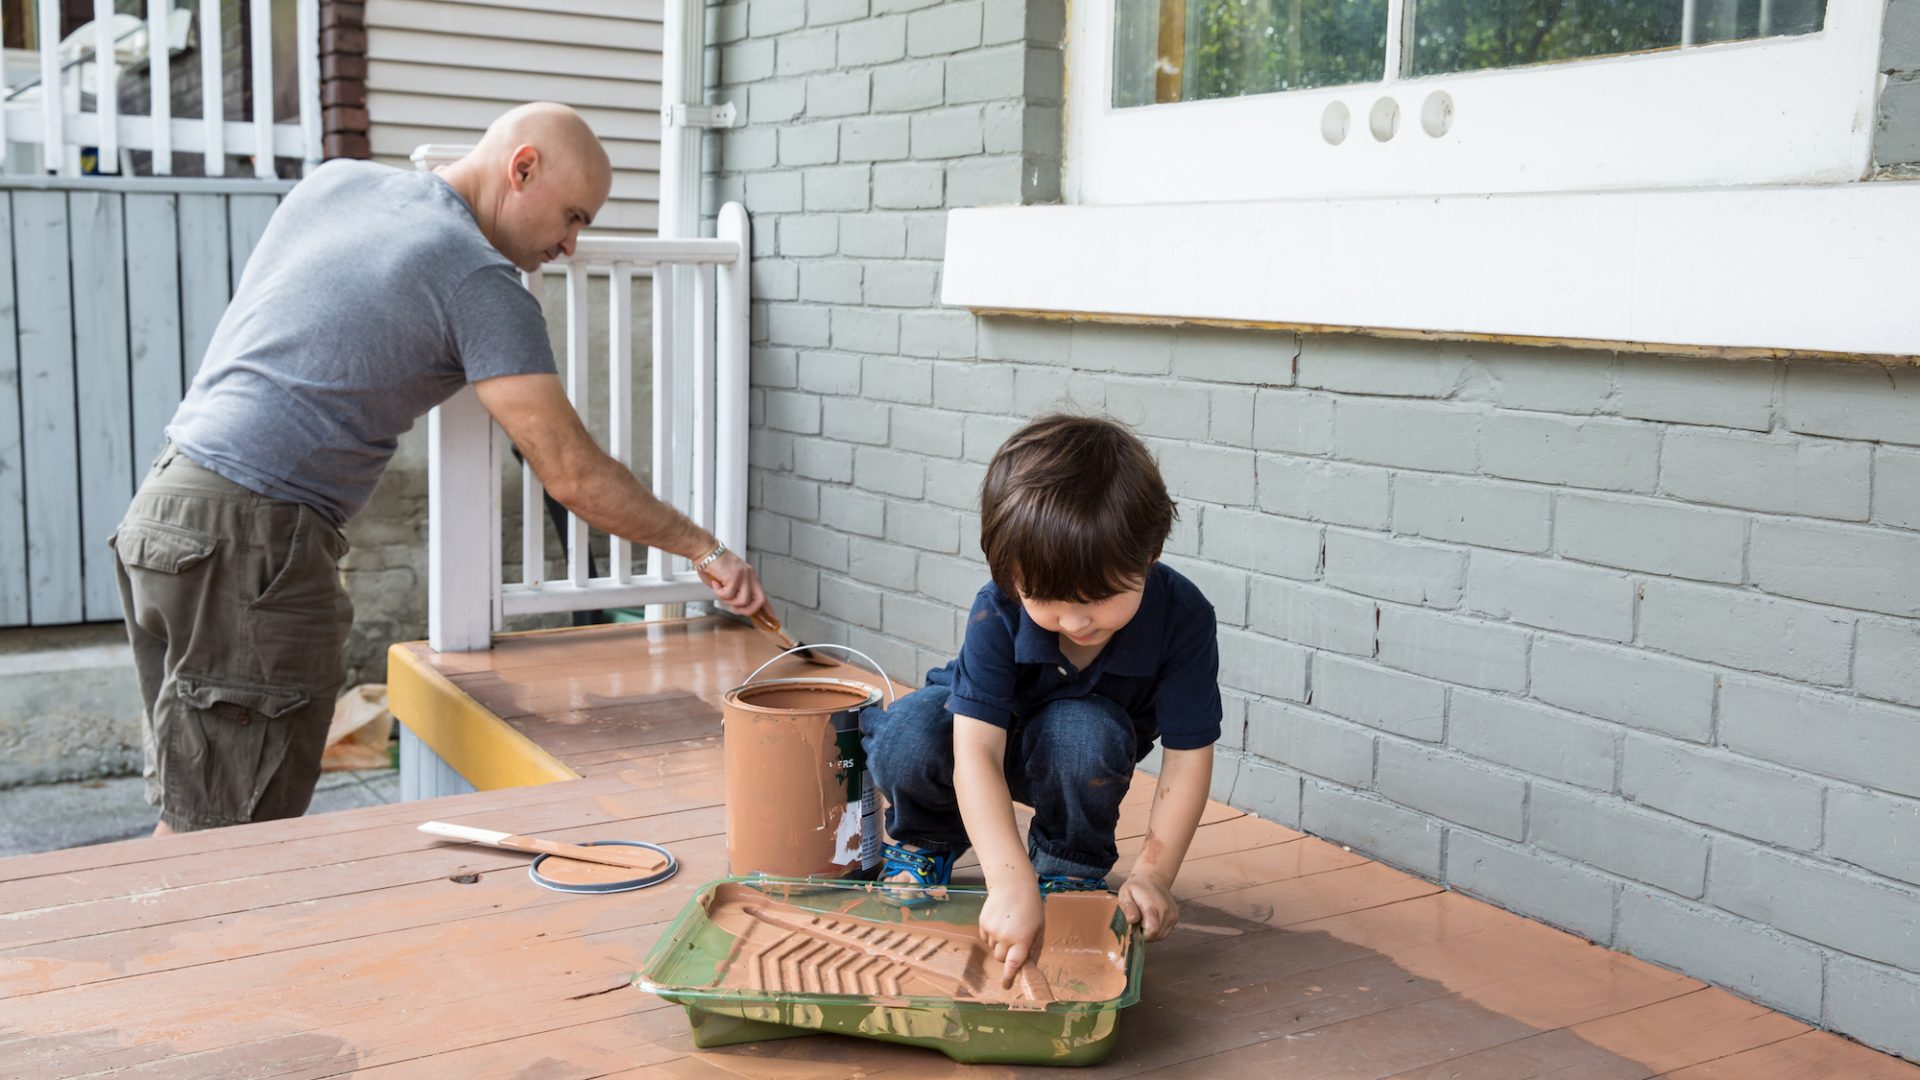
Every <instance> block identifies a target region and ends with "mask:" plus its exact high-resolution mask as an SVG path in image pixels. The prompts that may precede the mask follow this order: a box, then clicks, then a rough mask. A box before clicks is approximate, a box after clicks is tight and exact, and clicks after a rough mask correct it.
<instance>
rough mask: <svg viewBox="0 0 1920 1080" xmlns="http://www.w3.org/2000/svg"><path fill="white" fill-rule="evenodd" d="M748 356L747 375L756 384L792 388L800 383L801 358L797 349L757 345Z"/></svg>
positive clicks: (783, 388)
mask: <svg viewBox="0 0 1920 1080" xmlns="http://www.w3.org/2000/svg"><path fill="white" fill-rule="evenodd" d="M747 356H748V359H747V364H748V376H747V377H748V380H749V381H750V382H751V383H752V384H753V385H754V386H760V387H773V388H775V389H779V390H791V389H793V388H794V387H796V386H798V385H800V360H799V353H798V352H796V351H795V350H793V349H783V348H779V347H777V346H772V345H756V346H754V347H753V348H752V349H751V350H749V352H748V354H747Z"/></svg>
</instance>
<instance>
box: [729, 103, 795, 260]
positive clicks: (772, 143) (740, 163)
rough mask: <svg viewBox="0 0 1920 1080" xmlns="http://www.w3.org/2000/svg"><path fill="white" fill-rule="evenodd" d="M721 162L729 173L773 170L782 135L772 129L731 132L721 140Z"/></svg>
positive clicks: (748, 129)
mask: <svg viewBox="0 0 1920 1080" xmlns="http://www.w3.org/2000/svg"><path fill="white" fill-rule="evenodd" d="M720 160H721V162H722V164H723V165H724V167H725V168H726V169H727V170H728V171H729V172H746V171H750V170H757V169H771V168H773V166H774V164H775V163H777V162H778V161H779V160H780V133H779V132H778V130H776V129H774V128H770V127H761V128H753V127H749V128H738V129H736V130H733V131H729V132H727V133H726V134H725V135H724V136H723V137H722V138H721V140H720ZM754 239H756V240H758V239H759V237H757V236H756V237H754Z"/></svg>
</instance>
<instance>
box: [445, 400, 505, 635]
mask: <svg viewBox="0 0 1920 1080" xmlns="http://www.w3.org/2000/svg"><path fill="white" fill-rule="evenodd" d="M427 454H428V462H427V639H428V641H429V643H430V644H431V645H432V646H433V648H434V649H435V650H436V651H438V652H473V651H476V650H480V649H485V648H488V647H490V646H491V645H492V644H493V612H494V606H495V604H494V599H493V597H494V591H495V590H497V589H498V588H499V587H500V570H499V568H500V560H499V557H498V552H497V550H496V549H497V546H498V545H499V543H500V460H499V458H498V457H497V456H496V450H495V444H494V439H493V419H492V417H490V416H488V415H487V410H486V408H485V407H484V406H482V405H481V404H480V397H479V395H478V394H475V393H474V392H473V388H472V387H467V388H465V389H463V390H461V391H460V392H459V393H457V394H455V395H454V396H452V397H450V398H448V399H447V400H446V401H445V402H444V403H442V404H441V405H440V406H439V407H437V408H435V409H434V410H433V411H432V412H430V413H428V414H427Z"/></svg>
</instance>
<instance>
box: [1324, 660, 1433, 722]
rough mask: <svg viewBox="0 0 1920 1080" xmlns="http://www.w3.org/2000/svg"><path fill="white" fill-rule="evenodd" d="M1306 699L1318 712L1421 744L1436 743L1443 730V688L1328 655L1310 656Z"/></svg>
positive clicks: (1424, 680) (1423, 680) (1370, 665)
mask: <svg viewBox="0 0 1920 1080" xmlns="http://www.w3.org/2000/svg"><path fill="white" fill-rule="evenodd" d="M1311 703H1312V705H1313V707H1314V708H1316V709H1319V710H1321V711H1322V712H1329V713H1332V714H1333V715H1335V716H1342V717H1345V718H1347V719H1348V720H1353V721H1356V722H1358V723H1362V724H1365V725H1367V726H1368V727H1375V728H1379V729H1380V730H1382V731H1391V732H1393V733H1394V734H1395V735H1405V736H1406V737H1408V738H1410V739H1420V740H1422V741H1424V742H1439V741H1440V739H1441V737H1442V736H1443V734H1444V733H1445V730H1446V711H1447V688H1446V687H1445V686H1443V685H1441V684H1440V683H1437V682H1430V681H1428V680H1426V679H1417V678H1414V677H1413V676H1411V675H1402V674H1400V673H1399V672H1396V671H1389V670H1387V669H1386V668H1383V667H1375V666H1374V665H1372V664H1363V663H1359V662H1357V661H1353V660H1348V659H1345V658H1343V657H1339V656H1334V655H1332V654H1330V653H1316V654H1314V658H1313V698H1312V702H1311Z"/></svg>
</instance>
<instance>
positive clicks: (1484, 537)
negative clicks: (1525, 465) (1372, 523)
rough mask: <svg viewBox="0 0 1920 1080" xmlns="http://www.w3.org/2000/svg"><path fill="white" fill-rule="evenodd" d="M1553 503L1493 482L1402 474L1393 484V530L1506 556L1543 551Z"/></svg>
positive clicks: (1536, 491)
mask: <svg viewBox="0 0 1920 1080" xmlns="http://www.w3.org/2000/svg"><path fill="white" fill-rule="evenodd" d="M1552 504H1553V497H1552V495H1551V494H1550V493H1549V492H1547V491H1545V490H1544V489H1541V488H1536V487H1528V486H1524V485H1520V484H1502V483H1498V482H1495V481H1490V480H1479V479H1460V478H1454V477H1447V476H1427V475H1419V474H1402V475H1400V476H1397V477H1395V478H1394V484H1393V530H1394V531H1395V532H1399V533H1407V534H1410V535H1413V536H1424V537H1427V538H1429V539H1432V540H1452V541H1456V542H1458V543H1463V544H1473V545H1475V546H1478V547H1496V548H1505V549H1507V550H1508V551H1545V550H1546V549H1547V546H1548V537H1549V536H1550V535H1551V533H1552V529H1553V508H1552Z"/></svg>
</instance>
